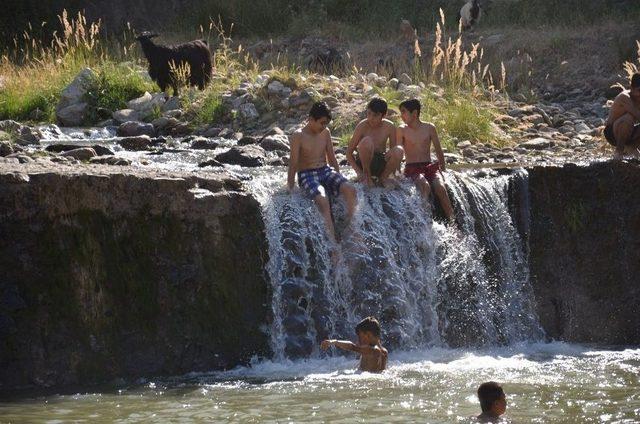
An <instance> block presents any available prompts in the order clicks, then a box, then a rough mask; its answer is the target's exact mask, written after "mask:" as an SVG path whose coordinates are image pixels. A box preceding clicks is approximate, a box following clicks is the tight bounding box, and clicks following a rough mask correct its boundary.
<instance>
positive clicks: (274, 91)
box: [267, 80, 291, 97]
mask: <svg viewBox="0 0 640 424" xmlns="http://www.w3.org/2000/svg"><path fill="white" fill-rule="evenodd" d="M267 93H268V94H270V95H274V96H280V97H287V96H289V95H290V94H291V89H290V88H289V87H286V86H285V85H284V84H283V83H281V82H280V81H278V80H273V81H271V82H270V83H269V84H268V85H267Z"/></svg>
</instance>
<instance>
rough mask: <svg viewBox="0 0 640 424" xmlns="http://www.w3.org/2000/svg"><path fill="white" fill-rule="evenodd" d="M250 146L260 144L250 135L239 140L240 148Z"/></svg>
mask: <svg viewBox="0 0 640 424" xmlns="http://www.w3.org/2000/svg"><path fill="white" fill-rule="evenodd" d="M250 144H258V139H257V138H255V137H252V136H250V135H245V136H244V137H242V138H241V139H240V140H238V146H248V145H250Z"/></svg>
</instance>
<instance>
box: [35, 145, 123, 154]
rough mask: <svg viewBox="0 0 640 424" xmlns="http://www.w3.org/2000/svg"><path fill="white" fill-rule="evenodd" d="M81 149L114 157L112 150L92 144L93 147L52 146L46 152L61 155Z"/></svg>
mask: <svg viewBox="0 0 640 424" xmlns="http://www.w3.org/2000/svg"><path fill="white" fill-rule="evenodd" d="M81 147H89V148H92V149H93V150H94V151H95V152H96V153H97V154H98V155H100V156H102V155H113V151H111V149H109V148H107V147H104V146H101V145H99V144H91V145H77V144H51V145H49V146H47V147H46V148H45V149H44V150H46V151H47V152H52V153H61V152H66V151H69V150H74V149H79V148H81Z"/></svg>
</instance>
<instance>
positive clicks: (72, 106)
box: [56, 68, 96, 127]
mask: <svg viewBox="0 0 640 424" xmlns="http://www.w3.org/2000/svg"><path fill="white" fill-rule="evenodd" d="M95 79H96V75H95V73H94V72H93V71H92V70H91V69H90V68H85V69H83V70H82V71H80V73H79V74H78V75H76V77H75V78H74V79H73V81H72V82H71V84H69V85H68V86H67V87H65V89H64V90H62V93H60V100H59V101H58V104H57V106H56V119H57V120H58V122H59V123H60V124H61V125H63V126H68V127H76V126H80V125H82V123H83V122H84V120H85V115H86V111H87V108H88V105H87V103H86V102H85V101H84V97H85V95H86V93H87V90H88V89H89V87H90V86H91V84H93V82H94V81H95Z"/></svg>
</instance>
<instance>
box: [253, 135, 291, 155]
mask: <svg viewBox="0 0 640 424" xmlns="http://www.w3.org/2000/svg"><path fill="white" fill-rule="evenodd" d="M260 147H262V148H263V149H265V150H266V151H268V152H272V151H276V150H278V151H283V152H288V151H289V150H290V149H289V138H288V137H287V136H286V135H270V136H267V137H265V138H263V139H262V141H261V142H260Z"/></svg>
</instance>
